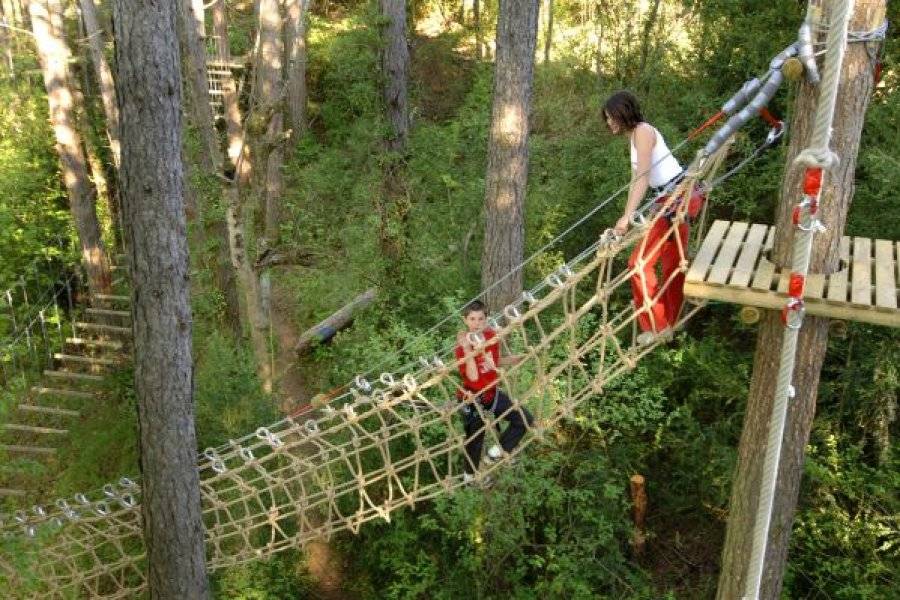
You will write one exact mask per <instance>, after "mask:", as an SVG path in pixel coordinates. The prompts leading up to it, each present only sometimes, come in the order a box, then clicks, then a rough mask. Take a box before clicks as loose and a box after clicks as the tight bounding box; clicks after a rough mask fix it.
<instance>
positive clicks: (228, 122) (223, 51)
mask: <svg viewBox="0 0 900 600" xmlns="http://www.w3.org/2000/svg"><path fill="white" fill-rule="evenodd" d="M212 18H213V35H215V37H216V54H217V57H218V59H219V60H220V61H222V62H223V63H224V64H225V65H230V64H231V49H230V48H229V46H228V21H227V17H226V14H225V0H218V2H215V3H213V5H212ZM223 70H225V71H228V74H226V75H224V76H223V77H222V105H223V107H224V112H225V131H226V136H227V139H228V160H229V161H230V162H231V164H232V166H234V167H236V168H239V172H238V173H236V177H237V179H239V180H240V181H241V185H246V184H247V183H249V178H250V171H251V161H250V153H249V148H248V147H246V146H244V130H243V127H242V126H241V109H240V105H239V104H238V95H237V85H236V84H235V82H234V77H232V76H231V74H230V73H231V70H230V68H225V69H223ZM239 155H241V159H240V161H238V156H239Z"/></svg>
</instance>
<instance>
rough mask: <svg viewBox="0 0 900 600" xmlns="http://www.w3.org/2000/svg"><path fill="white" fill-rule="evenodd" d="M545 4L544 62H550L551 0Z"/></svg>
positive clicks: (551, 41)
mask: <svg viewBox="0 0 900 600" xmlns="http://www.w3.org/2000/svg"><path fill="white" fill-rule="evenodd" d="M658 1H659V0H657V2H658ZM546 6H547V9H546V10H547V36H546V37H545V38H544V62H545V63H548V62H550V48H551V47H552V46H553V0H547V2H546Z"/></svg>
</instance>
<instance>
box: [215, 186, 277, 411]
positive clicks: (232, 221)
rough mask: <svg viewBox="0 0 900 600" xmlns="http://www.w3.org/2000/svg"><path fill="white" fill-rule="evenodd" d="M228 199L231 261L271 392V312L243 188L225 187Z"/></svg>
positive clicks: (260, 366)
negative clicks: (251, 247) (252, 246)
mask: <svg viewBox="0 0 900 600" xmlns="http://www.w3.org/2000/svg"><path fill="white" fill-rule="evenodd" d="M224 193H225V198H226V200H227V206H226V209H225V210H226V213H225V223H226V227H227V230H228V246H229V253H230V255H231V264H232V266H233V267H234V271H235V273H236V275H237V282H238V288H239V289H240V292H241V296H242V297H243V299H244V308H245V310H246V311H247V317H248V319H247V320H248V321H249V325H250V342H251V344H252V346H253V354H254V356H255V357H256V365H257V374H258V375H259V379H260V382H261V383H262V387H263V390H265V391H266V392H267V393H271V391H272V387H273V373H272V363H271V360H270V358H269V343H268V336H269V315H268V314H267V313H266V312H265V311H264V310H263V306H262V303H261V302H260V291H259V280H258V279H257V277H256V274H255V273H254V272H253V269H252V268H251V266H250V261H249V260H248V259H247V248H246V245H245V240H246V239H247V236H246V234H245V231H246V223H245V222H244V221H245V220H244V215H243V211H242V210H241V201H240V190H239V188H238V186H237V183H235V185H230V186H226V187H225V188H224Z"/></svg>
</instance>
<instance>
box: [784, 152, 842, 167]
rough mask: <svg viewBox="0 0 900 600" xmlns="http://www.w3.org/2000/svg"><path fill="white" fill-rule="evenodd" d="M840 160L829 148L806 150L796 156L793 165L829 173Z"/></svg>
mask: <svg viewBox="0 0 900 600" xmlns="http://www.w3.org/2000/svg"><path fill="white" fill-rule="evenodd" d="M839 163H840V159H839V158H838V155H837V154H835V153H834V152H832V151H831V149H830V148H807V149H805V150H803V151H802V152H800V154H798V155H797V158H795V159H794V164H797V165H802V166H804V167H813V168H819V169H825V170H827V171H830V170H832V169H834V168H835V167H837V166H838V164H839Z"/></svg>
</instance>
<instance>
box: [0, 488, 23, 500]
mask: <svg viewBox="0 0 900 600" xmlns="http://www.w3.org/2000/svg"><path fill="white" fill-rule="evenodd" d="M12 496H15V497H17V498H22V497H24V496H26V493H25V490H13V489H10V488H0V498H3V497H12Z"/></svg>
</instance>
